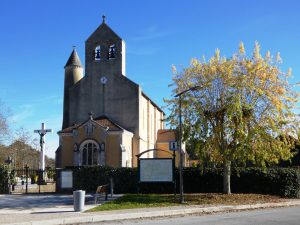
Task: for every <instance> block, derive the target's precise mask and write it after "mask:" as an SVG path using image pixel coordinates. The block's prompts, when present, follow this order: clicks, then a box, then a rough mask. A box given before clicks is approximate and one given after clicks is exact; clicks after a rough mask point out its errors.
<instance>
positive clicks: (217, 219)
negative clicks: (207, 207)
mask: <svg viewBox="0 0 300 225" xmlns="http://www.w3.org/2000/svg"><path fill="white" fill-rule="evenodd" d="M85 224H92V223H85ZM98 224H99V225H100V224H101V225H112V224H116V225H145V224H147V225H170V224H172V225H177V224H178V225H202V224H203V225H204V224H205V225H216V224H217V225H299V224H300V206H294V207H287V208H273V209H260V210H252V211H243V212H228V213H220V214H213V215H200V216H183V217H182V216H181V217H172V218H153V219H139V220H123V221H112V222H105V223H103V222H101V223H93V225H98Z"/></svg>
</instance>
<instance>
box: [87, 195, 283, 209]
mask: <svg viewBox="0 0 300 225" xmlns="http://www.w3.org/2000/svg"><path fill="white" fill-rule="evenodd" d="M184 200H185V203H184V205H204V206H206V205H245V204H256V203H265V202H281V201H284V199H282V198H280V197H278V196H271V195H259V194H231V195H225V194H218V193H201V194H185V195H184ZM176 205H181V204H179V195H176V197H174V195H170V194H127V195H124V196H122V197H120V198H118V199H116V200H114V201H112V202H108V203H105V204H102V205H99V206H96V207H95V208H93V209H90V210H88V211H87V212H98V211H107V210H119V209H133V208H148V207H167V206H176Z"/></svg>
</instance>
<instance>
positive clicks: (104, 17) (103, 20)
mask: <svg viewBox="0 0 300 225" xmlns="http://www.w3.org/2000/svg"><path fill="white" fill-rule="evenodd" d="M105 20H106V16H105V15H103V16H102V23H105Z"/></svg>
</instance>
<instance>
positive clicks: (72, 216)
mask: <svg viewBox="0 0 300 225" xmlns="http://www.w3.org/2000/svg"><path fill="white" fill-rule="evenodd" d="M118 197H120V195H114V196H113V197H112V198H111V197H110V195H109V196H108V200H109V201H111V200H114V199H116V198H118ZM103 202H104V196H103V198H102V200H101V201H100V204H102V203H103ZM95 206H96V205H95V204H94V198H93V196H92V195H86V198H85V208H84V210H87V209H90V208H92V207H95ZM290 206H296V207H297V210H296V212H297V213H298V212H300V211H299V209H300V208H299V207H300V200H298V199H285V200H284V201H283V202H278V203H261V204H253V205H216V206H205V205H178V206H172V207H162V208H159V207H154V208H137V209H124V210H113V211H102V212H96V213H87V212H74V209H73V196H72V195H58V194H51V195H50V194H48V195H45V194H43V195H37V194H36V195H32V194H27V195H0V224H1V225H2V224H5V225H8V224H9V225H41V224H42V225H57V224H90V223H92V222H93V223H95V224H97V223H98V224H104V223H107V224H122V223H123V224H132V222H134V223H137V224H138V223H139V222H145V221H146V222H145V223H141V224H166V223H168V224H169V223H170V222H172V223H174V224H216V223H217V224H233V225H234V224H242V223H240V222H241V220H242V219H243V218H244V216H239V215H240V214H239V213H238V214H232V215H234V216H233V217H232V218H231V217H228V216H227V217H226V216H225V217H218V215H222V214H221V213H225V212H228V211H241V210H249V209H252V210H254V209H255V210H257V209H260V210H258V214H257V215H253V216H251V213H250V214H248V213H247V212H246V214H245V215H246V216H245V218H248V220H245V221H246V222H249V223H244V224H257V225H260V224H288V225H289V224H297V225H300V217H299V216H298V215H297V214H295V212H293V211H292V212H290V211H287V212H281V211H278V212H275V216H273V215H272V214H268V213H264V214H259V213H260V211H262V212H264V208H270V207H289V208H290ZM282 209H284V208H282ZM249 212H250V211H249ZM216 213H218V215H217V217H215V215H214V216H213V217H209V218H208V219H207V220H205V218H207V216H205V214H216ZM200 214H201V215H204V216H200V217H195V216H194V215H200ZM283 214H286V215H288V217H290V218H292V219H293V220H291V221H289V220H288V219H283V220H280V215H283ZM188 215H189V216H188ZM225 215H229V214H225ZM247 215H250V217H249V216H248V217H247ZM268 215H270V216H269V217H268ZM180 216H184V217H183V219H181V217H180ZM276 216H277V217H276ZM162 217H164V218H168V219H166V220H162V219H160V218H162ZM171 217H172V218H171ZM174 217H175V218H174ZM259 217H263V218H266V219H267V222H266V221H263V222H260V221H259V220H257V219H258V218H259ZM197 218H198V219H197ZM272 218H275V219H273V222H278V221H279V222H278V223H268V221H269V220H271V219H272ZM255 219H256V220H255ZM130 220H131V221H130ZM202 220H203V221H202ZM235 220H237V222H238V223H233V221H235ZM220 221H221V222H220ZM226 221H228V223H225V222H226ZM252 221H254V222H255V223H252ZM282 221H284V223H282ZM219 222H220V223H219ZM294 222H295V223H294Z"/></svg>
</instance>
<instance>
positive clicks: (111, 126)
mask: <svg viewBox="0 0 300 225" xmlns="http://www.w3.org/2000/svg"><path fill="white" fill-rule="evenodd" d="M87 121H88V120H86V121H84V122H83V123H79V124H74V125H72V126H70V127H67V128H65V129H63V130H61V131H59V133H72V132H73V129H77V128H79V127H80V126H82V125H84V124H85V123H86V122H87ZM93 121H94V122H96V123H97V124H98V125H99V126H101V127H103V128H108V131H121V130H124V128H122V127H121V126H119V125H118V124H116V123H115V122H113V121H112V120H110V119H109V118H107V117H105V116H102V117H98V118H95V119H93Z"/></svg>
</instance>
